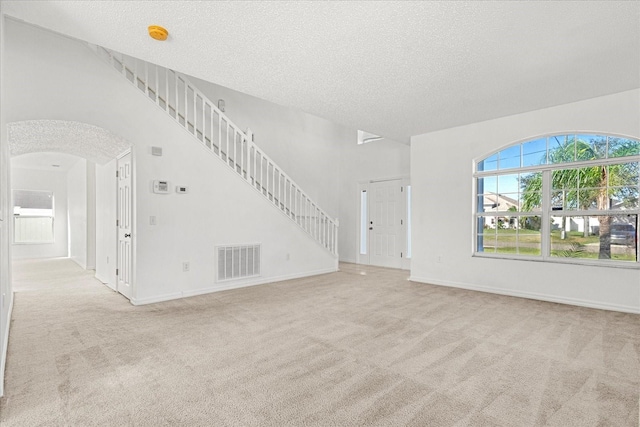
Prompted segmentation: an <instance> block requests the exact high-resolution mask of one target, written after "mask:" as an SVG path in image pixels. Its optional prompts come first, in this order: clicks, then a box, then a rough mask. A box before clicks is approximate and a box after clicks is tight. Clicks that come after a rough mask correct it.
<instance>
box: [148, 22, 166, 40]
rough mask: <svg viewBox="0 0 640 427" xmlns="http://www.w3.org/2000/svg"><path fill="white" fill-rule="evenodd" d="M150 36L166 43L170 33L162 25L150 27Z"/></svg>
mask: <svg viewBox="0 0 640 427" xmlns="http://www.w3.org/2000/svg"><path fill="white" fill-rule="evenodd" d="M149 36H151V38H152V39H155V40H160V41H164V40H166V39H167V37H168V36H169V31H167V30H166V29H165V28H163V27H161V26H160V25H149Z"/></svg>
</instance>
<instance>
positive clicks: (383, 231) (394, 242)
mask: <svg viewBox="0 0 640 427" xmlns="http://www.w3.org/2000/svg"><path fill="white" fill-rule="evenodd" d="M402 192H403V188H402V180H400V179H397V180H391V181H381V182H372V183H371V184H370V185H369V227H368V229H369V242H370V243H369V263H370V264H371V265H378V266H381V267H392V268H402V256H403V254H402V251H403V250H404V248H403V247H404V239H403V235H402V229H403V224H402V222H403V219H402V212H403V200H404V197H403V193H402Z"/></svg>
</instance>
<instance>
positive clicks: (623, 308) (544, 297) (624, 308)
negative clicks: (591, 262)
mask: <svg viewBox="0 0 640 427" xmlns="http://www.w3.org/2000/svg"><path fill="white" fill-rule="evenodd" d="M409 280H411V281H412V282H419V283H426V284H429V285H436V286H446V287H450V288H459V289H467V290H470V291H479V292H487V293H491V294H498V295H507V296H510V297H519V298H528V299H535V300H539V301H548V302H557V303H560V304H568V305H577V306H579V307H588V308H597V309H600V310H610V311H620V312H623V313H633V314H640V307H634V306H631V305H621V304H609V303H603V302H599V301H589V300H583V299H578V298H567V297H561V296H557V295H548V294H539V293H535V292H522V291H512V290H509V289H502V288H494V287H492V286H482V285H473V284H468V283H458V282H449V281H444V280H435V279H428V278H424V277H416V276H411V277H409Z"/></svg>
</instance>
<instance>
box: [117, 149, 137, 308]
mask: <svg viewBox="0 0 640 427" xmlns="http://www.w3.org/2000/svg"><path fill="white" fill-rule="evenodd" d="M131 169H132V168H131V153H127V154H125V155H124V156H122V157H120V158H118V173H117V178H118V223H117V225H118V267H117V268H118V270H117V280H118V292H120V293H121V294H122V295H124V296H125V297H127V298H129V299H130V298H131V276H132V271H131V270H132V262H131V261H132V255H133V253H132V250H131V240H132V237H131V218H132V214H131V213H132V209H131V201H132V197H131V172H132V171H131Z"/></svg>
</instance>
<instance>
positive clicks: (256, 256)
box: [216, 245, 260, 282]
mask: <svg viewBox="0 0 640 427" xmlns="http://www.w3.org/2000/svg"><path fill="white" fill-rule="evenodd" d="M216 249H217V251H218V282H222V281H225V280H234V279H240V278H245V277H252V276H259V275H260V245H237V246H218V247H217V248H216Z"/></svg>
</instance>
